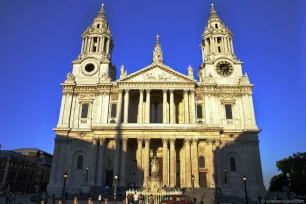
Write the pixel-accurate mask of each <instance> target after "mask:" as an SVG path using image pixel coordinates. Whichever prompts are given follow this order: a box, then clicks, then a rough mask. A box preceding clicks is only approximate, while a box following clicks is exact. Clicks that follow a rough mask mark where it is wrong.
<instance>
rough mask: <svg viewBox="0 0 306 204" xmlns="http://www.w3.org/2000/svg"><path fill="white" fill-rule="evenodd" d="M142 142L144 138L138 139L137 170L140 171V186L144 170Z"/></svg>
mask: <svg viewBox="0 0 306 204" xmlns="http://www.w3.org/2000/svg"><path fill="white" fill-rule="evenodd" d="M142 141H143V138H137V143H138V148H137V170H138V181H139V186H142V185H143V183H142V178H143V172H142V171H143V168H142Z"/></svg>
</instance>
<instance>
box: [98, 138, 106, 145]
mask: <svg viewBox="0 0 306 204" xmlns="http://www.w3.org/2000/svg"><path fill="white" fill-rule="evenodd" d="M99 141H100V145H104V143H105V137H100V138H99Z"/></svg>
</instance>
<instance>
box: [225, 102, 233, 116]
mask: <svg viewBox="0 0 306 204" xmlns="http://www.w3.org/2000/svg"><path fill="white" fill-rule="evenodd" d="M225 115H226V119H233V113H232V105H231V104H225Z"/></svg>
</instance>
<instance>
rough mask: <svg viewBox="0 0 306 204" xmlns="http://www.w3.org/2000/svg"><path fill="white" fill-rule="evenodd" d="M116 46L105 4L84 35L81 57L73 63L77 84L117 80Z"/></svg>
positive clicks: (73, 72)
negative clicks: (114, 57)
mask: <svg viewBox="0 0 306 204" xmlns="http://www.w3.org/2000/svg"><path fill="white" fill-rule="evenodd" d="M113 47H114V44H113V39H112V34H111V31H110V27H109V24H108V21H107V18H106V14H105V11H104V4H102V6H101V9H100V11H99V13H98V15H97V17H96V18H95V19H94V20H93V22H92V23H91V25H90V26H89V27H88V28H87V29H86V30H85V31H84V33H83V34H82V48H81V52H80V55H79V56H78V58H77V59H76V60H74V61H73V71H72V74H73V76H74V77H75V82H76V83H77V84H96V83H109V82H110V81H114V80H115V79H116V68H115V65H113V64H112V50H113Z"/></svg>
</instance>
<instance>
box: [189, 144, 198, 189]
mask: <svg viewBox="0 0 306 204" xmlns="http://www.w3.org/2000/svg"><path fill="white" fill-rule="evenodd" d="M191 149H192V175H193V176H194V187H196V188H198V187H200V185H199V159H198V158H199V156H198V140H197V139H193V140H192V148H191Z"/></svg>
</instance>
